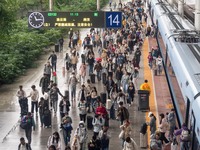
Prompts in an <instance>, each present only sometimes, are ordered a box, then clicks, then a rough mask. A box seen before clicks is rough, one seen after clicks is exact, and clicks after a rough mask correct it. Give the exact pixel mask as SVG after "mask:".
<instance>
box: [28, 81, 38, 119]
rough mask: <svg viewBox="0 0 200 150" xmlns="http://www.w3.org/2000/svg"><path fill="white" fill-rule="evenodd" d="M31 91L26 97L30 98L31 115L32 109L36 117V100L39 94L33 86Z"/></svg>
mask: <svg viewBox="0 0 200 150" xmlns="http://www.w3.org/2000/svg"><path fill="white" fill-rule="evenodd" d="M31 88H32V91H31V92H30V94H29V96H27V98H28V97H31V113H32V114H34V108H35V112H36V116H38V99H39V92H38V90H37V89H36V86H35V85H32V86H31Z"/></svg>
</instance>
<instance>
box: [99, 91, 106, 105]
mask: <svg viewBox="0 0 200 150" xmlns="http://www.w3.org/2000/svg"><path fill="white" fill-rule="evenodd" d="M100 98H101V102H102V103H103V104H106V99H107V98H106V93H104V92H101V93H100Z"/></svg>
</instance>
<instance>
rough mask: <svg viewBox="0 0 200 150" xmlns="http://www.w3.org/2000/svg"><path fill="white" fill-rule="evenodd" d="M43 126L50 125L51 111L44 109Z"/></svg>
mask: <svg viewBox="0 0 200 150" xmlns="http://www.w3.org/2000/svg"><path fill="white" fill-rule="evenodd" d="M43 119H44V120H43V121H44V126H45V127H51V112H50V110H45V111H44V118H43Z"/></svg>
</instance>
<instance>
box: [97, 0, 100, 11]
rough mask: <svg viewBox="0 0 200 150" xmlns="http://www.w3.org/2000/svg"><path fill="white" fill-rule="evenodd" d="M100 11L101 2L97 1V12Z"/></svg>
mask: <svg viewBox="0 0 200 150" xmlns="http://www.w3.org/2000/svg"><path fill="white" fill-rule="evenodd" d="M99 10H100V0H97V11H99Z"/></svg>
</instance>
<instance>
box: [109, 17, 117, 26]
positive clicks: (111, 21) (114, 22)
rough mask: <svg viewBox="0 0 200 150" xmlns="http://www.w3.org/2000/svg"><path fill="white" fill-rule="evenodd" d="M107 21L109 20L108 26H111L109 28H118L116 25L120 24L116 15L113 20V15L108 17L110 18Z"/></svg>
mask: <svg viewBox="0 0 200 150" xmlns="http://www.w3.org/2000/svg"><path fill="white" fill-rule="evenodd" d="M108 19H110V25H111V26H112V24H117V26H118V24H119V23H120V22H119V16H118V15H116V16H115V18H114V19H113V15H110V16H109V17H108Z"/></svg>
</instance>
